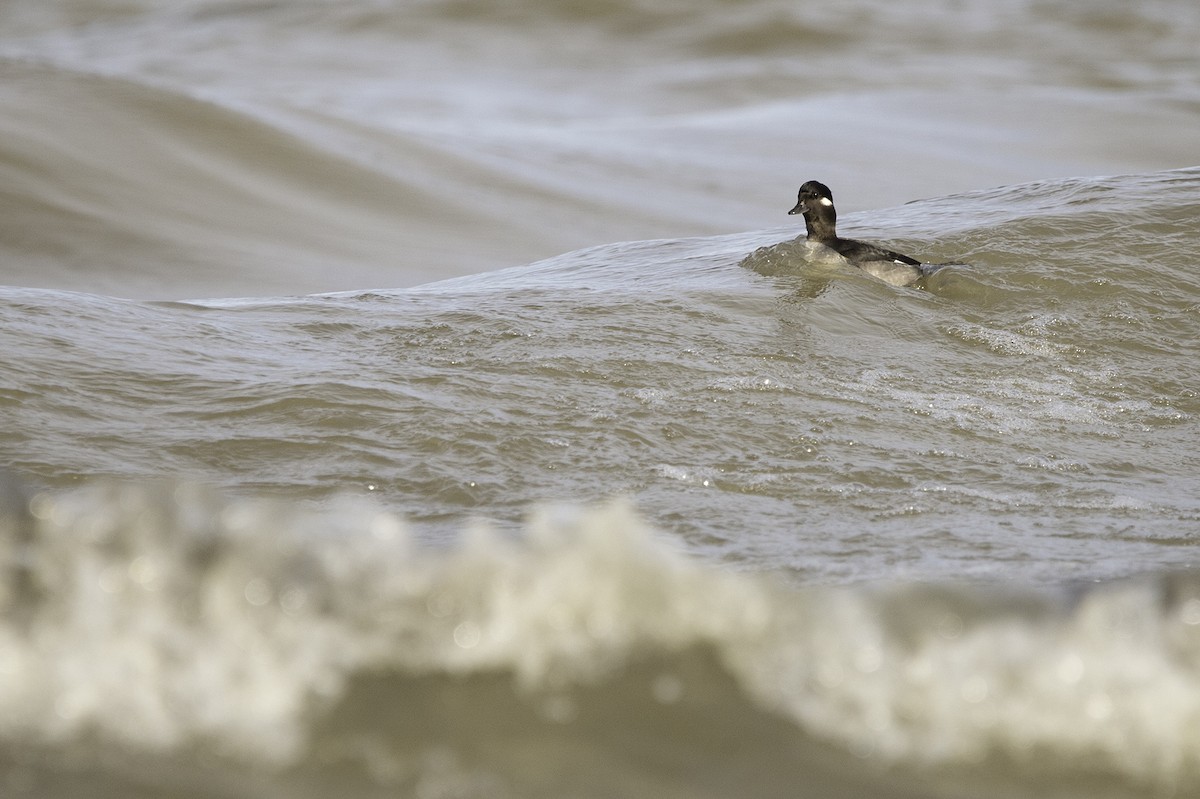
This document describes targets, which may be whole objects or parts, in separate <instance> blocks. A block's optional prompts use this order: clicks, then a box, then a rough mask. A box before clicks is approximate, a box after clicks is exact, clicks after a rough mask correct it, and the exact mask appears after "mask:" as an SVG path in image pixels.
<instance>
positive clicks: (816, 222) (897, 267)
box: [788, 180, 932, 286]
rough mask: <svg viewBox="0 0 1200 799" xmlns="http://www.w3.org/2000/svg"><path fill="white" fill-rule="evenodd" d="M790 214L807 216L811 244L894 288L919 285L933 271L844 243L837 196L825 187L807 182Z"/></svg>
mask: <svg viewBox="0 0 1200 799" xmlns="http://www.w3.org/2000/svg"><path fill="white" fill-rule="evenodd" d="M788 214H804V226H805V227H806V228H807V229H808V240H809V241H813V242H817V243H818V244H824V245H825V246H826V247H829V248H831V249H832V250H834V251H835V252H837V253H838V254H839V255H841V256H842V257H843V258H845V259H846V260H847V261H849V262H850V263H851V264H853V265H854V266H857V267H858V268H859V269H861V270H863V271H864V272H866V273H867V274H870V275H873V276H875V277H877V278H879V279H880V280H882V281H884V282H885V283H891V284H892V285H893V286H907V285H909V284H911V283H915V282H916V281H917V280H919V279H920V278H921V277H923V276H924V275H926V274H928V273H929V272H930V271H932V267H931V265H929V264H922V263H921V262H920V261H918V260H917V259H916V258H910V257H909V256H907V255H903V254H901V253H898V252H893V251H892V250H885V249H884V248H883V247H878V246H876V245H874V244H868V243H867V242H865V241H855V240H854V239H843V238H841V237H840V236H838V234H837V209H836V208H834V207H833V192H831V191H830V190H829V187H828V186H826V185H825V184H824V183H821V182H819V181H816V180H810V181H807V182H806V183H805V184H804V185H803V186H801V187H800V193H799V194H798V195H797V197H796V207H795V208H793V209H792V210H790V211H788Z"/></svg>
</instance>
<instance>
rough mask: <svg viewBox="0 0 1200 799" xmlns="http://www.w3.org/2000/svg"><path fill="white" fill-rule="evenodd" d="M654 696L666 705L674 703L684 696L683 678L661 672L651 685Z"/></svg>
mask: <svg viewBox="0 0 1200 799" xmlns="http://www.w3.org/2000/svg"><path fill="white" fill-rule="evenodd" d="M650 691H651V693H653V694H654V698H655V699H656V700H658V701H659V702H660V703H661V704H664V705H673V704H675V703H676V702H678V701H679V700H680V699H682V698H683V680H681V679H679V677H677V676H676V675H674V674H660V675H659V676H658V677H656V678H655V679H654V682H653V684H652V685H651V686H650Z"/></svg>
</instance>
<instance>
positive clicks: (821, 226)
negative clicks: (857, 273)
mask: <svg viewBox="0 0 1200 799" xmlns="http://www.w3.org/2000/svg"><path fill="white" fill-rule="evenodd" d="M788 213H789V214H804V226H805V227H806V228H807V229H808V237H809V238H810V239H817V240H819V241H826V240H833V239H836V238H837V209H835V208H834V207H833V192H831V191H830V190H829V187H828V186H826V185H825V184H824V183H821V182H820V181H816V180H810V181H807V182H806V183H805V184H804V185H803V186H801V187H800V193H799V194H798V195H796V207H795V208H793V209H792V210H790V211H788Z"/></svg>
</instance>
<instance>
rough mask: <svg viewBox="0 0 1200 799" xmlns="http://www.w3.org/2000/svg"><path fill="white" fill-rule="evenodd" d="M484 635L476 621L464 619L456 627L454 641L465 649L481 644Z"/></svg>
mask: <svg viewBox="0 0 1200 799" xmlns="http://www.w3.org/2000/svg"><path fill="white" fill-rule="evenodd" d="M482 637H483V634H482V633H481V632H480V630H479V625H478V624H475V623H474V622H469V621H464V622H463V623H462V624H460V625H458V626H457V627H455V628H454V643H456V644H458V645H459V646H460V647H462V648H463V649H472V648H474V647H475V646H476V645H478V644H479V641H480V639H481V638H482Z"/></svg>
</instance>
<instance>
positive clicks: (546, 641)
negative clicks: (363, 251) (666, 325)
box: [0, 483, 1200, 796]
mask: <svg viewBox="0 0 1200 799" xmlns="http://www.w3.org/2000/svg"><path fill="white" fill-rule="evenodd" d="M6 504H7V507H6V509H5V513H4V515H3V517H2V520H0V521H2V525H0V533H3V535H2V537H0V569H2V570H3V576H4V580H3V582H2V585H3V586H4V591H3V593H0V639H2V641H3V645H2V646H0V740H2V741H3V744H0V749H3V750H4V751H3V752H2V753H0V757H2V758H9V759H11V758H18V759H20V758H25V761H26V762H32V761H29V757H30V754H29V753H30V751H35V752H37V753H38V756H39V757H43V758H45V757H50V760H49V761H47V762H50V763H53V762H55V761H54V755H53V753H54V752H67V751H72V752H75V755H73V757H74V758H76V762H77V763H78V762H82V763H85V764H88V765H86V766H85V768H88V769H95V770H96V771H97V772H98V773H99V775H100V776H101V778H102V779H103V780H107V781H116V782H119V781H120V780H122V779H134V777H137V778H138V779H149V780H151V782H153V780H155V779H158V780H162V779H164V777H163V775H162V774H158V775H157V776H156V777H155V776H151V775H152V774H153V773H154V769H150V768H149V767H148V766H147V763H148V762H149V763H155V762H157V763H159V764H160V766H161V764H162V763H163V762H166V763H173V764H174V766H172V767H171V768H168V769H166V771H167V772H168V773H170V774H174V776H173V777H169V778H166V783H165V784H166V785H168V786H169V785H172V784H173V783H172V780H174V779H184V780H185V781H187V780H191V779H194V778H195V775H194V772H203V771H204V769H205V766H204V764H205V763H206V762H209V760H210V759H211V758H216V759H217V761H218V762H222V763H226V764H227V767H229V768H232V769H233V773H234V774H236V775H240V776H239V777H238V779H246V780H249V779H251V775H258V777H257V778H258V779H261V778H263V776H264V775H267V778H268V779H272V780H278V781H280V782H281V783H282V784H289V783H291V782H293V781H296V782H299V781H302V779H312V778H314V775H316V777H317V778H318V779H319V780H320V781H322V782H323V783H324V784H326V785H329V784H330V781H332V782H333V784H336V783H337V781H338V780H342V781H343V782H345V783H347V784H349V785H359V784H360V783H361V784H367V785H370V784H378V783H383V784H391V785H393V786H396V785H407V786H409V787H412V786H413V785H414V784H415V783H416V782H419V781H420V780H422V779H424V780H431V779H435V778H439V776H438V775H441V777H444V778H445V779H448V780H449V779H451V778H452V777H453V779H456V780H458V781H459V782H460V783H461V782H463V781H464V780H467V781H468V782H470V781H472V780H473V781H474V782H471V783H470V784H474V785H476V787H475V788H473V789H472V790H468V791H467V793H466V794H465V795H480V796H482V795H497V794H495V793H491V794H488V791H494V790H496V786H497V785H499V786H501V787H502V788H503V790H502V791H501V793H500V795H506V794H507V795H523V796H538V795H547V796H549V795H558V794H556V793H555V791H556V790H561V789H564V788H569V789H571V790H572V791H575V790H578V791H581V792H582V794H581V795H599V794H600V792H601V791H602V790H603V789H605V788H613V787H620V786H623V787H625V788H634V789H637V790H635V791H634V792H633V793H630V794H627V795H662V794H655V793H653V791H651V790H649V788H650V786H653V785H660V784H661V785H665V786H668V788H669V789H670V790H673V791H675V793H670V794H669V795H681V796H682V795H696V796H705V795H714V796H717V795H725V794H723V793H722V790H725V789H728V786H729V785H732V784H741V785H743V787H744V789H745V790H744V791H743V792H742V795H755V796H759V795H761V796H774V795H784V793H785V791H784V787H785V786H786V787H787V790H789V791H793V792H792V793H787V795H800V796H809V795H812V796H818V795H824V793H823V792H824V791H828V790H831V789H833V788H835V787H840V788H841V789H844V790H845V791H846V793H845V794H844V795H848V796H858V795H864V796H865V795H885V796H908V795H910V793H909V791H910V790H911V791H916V790H918V788H919V787H920V786H925V790H928V789H929V788H930V787H933V788H935V789H944V788H945V787H946V786H954V785H956V784H958V785H969V786H970V787H971V790H970V791H969V793H970V795H972V796H991V795H996V796H999V795H1007V794H1006V793H1005V792H1006V791H1010V790H1020V791H1024V792H1029V791H1035V790H1036V791H1037V792H1039V794H1040V795H1046V796H1084V795H1093V794H1088V793H1087V792H1086V791H1087V790H1091V786H1093V785H1094V784H1101V783H1103V784H1104V785H1106V786H1107V787H1106V788H1105V790H1106V791H1107V793H1103V794H1102V795H1106V796H1108V795H1111V796H1123V795H1128V796H1135V795H1144V794H1143V793H1140V792H1142V791H1151V792H1164V791H1165V792H1169V791H1171V790H1174V791H1176V792H1177V793H1176V795H1187V794H1189V793H1190V792H1192V791H1194V790H1196V789H1197V788H1198V787H1200V758H1198V757H1197V754H1196V753H1197V752H1200V740H1197V734H1198V732H1197V731H1198V730H1200V725H1198V724H1197V719H1198V718H1200V715H1198V714H1200V578H1198V577H1197V575H1196V574H1195V573H1192V572H1179V573H1175V574H1162V575H1148V576H1146V577H1144V578H1141V579H1134V580H1128V581H1123V582H1119V583H1113V584H1102V585H1077V586H1062V587H1059V588H1058V589H1040V590H1032V589H1028V588H1021V589H1018V588H1016V587H1009V588H1007V589H1005V590H1003V591H1001V590H999V589H995V588H993V589H987V588H982V587H978V586H976V587H968V586H955V585H941V586H932V585H918V584H908V585H905V584H893V585H888V584H876V585H865V586H858V587H808V588H799V587H795V586H790V585H788V584H786V583H784V582H783V581H782V580H780V579H778V578H771V577H769V576H764V575H755V574H751V573H736V572H729V571H723V570H718V569H716V568H714V567H713V566H711V565H706V564H704V563H702V562H698V561H696V560H693V559H690V558H687V557H684V556H682V555H681V554H680V553H678V552H677V551H675V550H674V549H673V547H671V546H670V545H668V544H666V543H665V542H664V541H663V540H662V539H661V538H660V537H659V536H658V535H657V534H655V533H654V532H653V531H652V530H651V529H649V528H648V527H647V525H646V524H645V523H644V522H643V521H641V520H640V519H639V518H638V517H637V516H636V515H635V514H634V513H633V512H632V511H631V510H630V509H629V508H628V507H626V506H624V505H622V504H616V505H610V506H607V507H600V508H596V509H593V510H589V511H581V510H572V509H569V508H562V507H560V508H556V509H543V510H541V511H539V512H537V513H535V514H534V516H533V517H532V518H531V520H530V521H529V523H528V526H527V527H526V528H525V530H524V532H523V533H522V534H521V535H520V536H517V537H512V536H505V535H500V534H497V533H494V532H489V531H488V530H486V529H483V528H480V529H476V530H474V531H473V532H471V533H470V534H468V535H467V536H465V537H464V538H463V539H462V540H460V541H459V542H458V543H455V544H453V545H452V546H449V547H446V548H439V549H428V548H424V547H422V546H420V545H418V544H417V543H416V542H415V541H414V540H413V539H411V538H410V537H409V535H408V534H407V532H406V527H405V524H404V523H403V521H402V520H401V519H399V518H397V517H396V516H394V515H393V514H391V513H388V512H385V511H383V510H381V509H380V508H378V507H377V506H373V505H372V504H370V503H364V502H362V501H360V500H350V499H347V498H342V499H339V500H335V501H332V502H329V503H327V504H325V505H324V506H322V507H315V506H296V505H292V506H281V505H280V504H279V503H277V502H274V501H270V500H265V499H255V498H242V499H237V498H230V497H227V496H222V495H220V494H217V493H214V492H212V491H210V490H207V489H204V488H201V487H198V486H196V485H192V484H186V483H173V484H167V483H140V484H138V483H124V484H105V483H96V484H93V485H89V486H86V487H83V488H80V489H76V490H73V491H67V492H56V493H46V492H43V493H37V494H34V495H33V496H32V497H30V498H29V499H28V503H27V505H26V503H25V502H24V501H23V500H21V499H19V498H18V497H17V496H16V489H14V488H13V486H12V485H11V484H9V486H8V500H7V502H6ZM25 507H27V510H24V508H25ZM732 739H737V740H739V742H740V747H739V748H738V749H736V750H734V751H730V750H729V749H728V742H729V741H730V740H732ZM109 750H113V751H117V752H123V753H124V755H123V757H124V760H123V761H121V762H123V765H121V766H119V767H116V768H115V769H114V768H113V767H111V763H112V762H115V761H113V760H112V759H111V758H110V759H107V760H106V756H105V755H104V752H105V751H109ZM535 751H536V752H537V754H536V756H534V754H533V753H534V752H535ZM22 753H24V754H22ZM48 753H49V754H48ZM577 756H582V757H584V759H583V760H576V759H573V758H576V757H577ZM530 757H534V759H533V760H529V758H530ZM630 757H632V758H634V762H633V763H630V762H628V761H627V760H626V758H630ZM438 758H440V759H441V760H440V761H438ZM164 759H165V760H164ZM38 762H42V761H38ZM438 762H440V763H441V764H442V765H441V766H438V765H437V763H438ZM431 763H432V765H431ZM106 764H107V765H106ZM568 764H570V765H568ZM856 764H857V765H856ZM1011 764H1019V769H1017V770H1015V771H1014V770H1013V769H1011V767H1010V766H1011ZM130 769H132V774H130V773H126V772H127V771H128V770H130ZM439 769H440V770H439ZM692 769H698V771H691V770H692ZM851 769H853V770H857V771H858V772H859V773H858V774H857V776H851V774H852V772H851V771H850V770H851ZM180 775H184V776H183V777H181V776H180ZM187 775H191V776H187ZM589 780H596V782H595V783H589V782H588V781H589ZM589 784H592V785H594V786H599V787H598V788H597V787H593V788H590V789H589V788H588V785H589ZM706 784H707V785H708V787H707V788H704V787H703V786H705V785H706ZM905 785H908V786H912V787H910V788H908V789H905V788H904V787H903V786H905ZM480 786H482V787H480ZM714 786H718V787H714ZM720 786H724V788H722V787H720ZM805 786H807V787H805ZM939 786H940V788H939ZM175 787H176V788H178V787H180V786H179V785H178V784H175ZM192 787H193V788H195V786H192ZM360 787H361V786H360ZM689 791H691V792H689ZM872 792H873V793H872ZM201 795H206V794H204V793H203V792H202V793H201ZM913 795H915V794H913Z"/></svg>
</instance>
